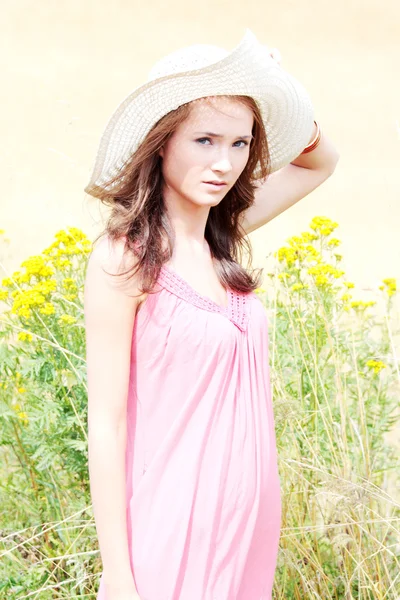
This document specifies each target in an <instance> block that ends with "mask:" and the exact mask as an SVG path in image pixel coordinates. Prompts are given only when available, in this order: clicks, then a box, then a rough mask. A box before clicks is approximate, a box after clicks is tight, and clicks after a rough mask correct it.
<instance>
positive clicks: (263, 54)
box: [85, 29, 314, 196]
mask: <svg viewBox="0 0 400 600" xmlns="http://www.w3.org/2000/svg"><path fill="white" fill-rule="evenodd" d="M219 95H245V96H251V97H252V98H253V99H254V100H255V102H256V103H257V105H258V107H259V110H260V113H261V116H262V118H263V121H264V126H265V130H266V134H267V141H268V147H269V153H270V159H271V164H270V171H271V173H272V172H274V171H277V170H278V169H280V168H282V167H284V166H285V165H287V164H289V163H290V162H291V161H292V160H294V159H295V158H296V157H297V156H298V155H299V154H300V153H301V152H302V150H303V149H304V148H305V146H307V144H308V143H309V141H310V138H311V135H312V132H313V126H314V109H313V106H312V102H311V99H310V97H309V95H308V93H307V91H306V90H305V88H304V86H303V85H302V84H301V83H300V82H299V81H297V79H296V78H295V77H293V76H292V75H291V74H289V73H288V72H287V71H285V70H284V69H283V68H282V67H281V66H280V65H279V64H278V63H277V61H276V60H275V59H274V58H273V57H272V56H271V55H270V50H269V48H268V47H267V46H266V45H264V44H261V43H260V42H259V41H258V40H257V38H256V36H255V35H254V33H253V32H252V31H251V30H250V29H246V32H245V34H244V36H243V38H242V40H241V42H240V43H239V45H238V46H236V48H234V49H233V50H232V51H231V52H228V51H227V50H225V49H224V48H220V47H218V46H213V45H209V44H194V45H192V46H187V47H184V48H180V49H178V50H175V51H174V52H172V53H170V54H168V55H167V56H164V57H163V58H162V59H161V60H159V61H158V62H157V63H156V64H155V65H154V66H153V68H152V69H151V70H150V73H149V75H148V79H147V82H146V83H145V84H143V85H141V86H139V87H137V88H136V89H134V90H133V91H132V92H131V93H130V94H129V95H128V96H127V97H126V98H125V99H124V100H123V101H122V102H121V103H120V104H119V105H118V106H117V108H116V110H115V111H114V113H113V114H112V116H111V118H110V119H109V121H108V123H107V126H106V128H105V130H104V132H103V134H102V136H101V139H100V144H99V148H98V151H97V154H96V158H95V163H94V167H93V170H92V175H91V178H90V181H89V183H88V185H87V186H86V187H85V192H87V193H89V194H91V195H93V196H96V192H97V193H98V192H100V191H104V190H107V192H111V191H112V190H110V188H109V186H107V183H108V182H109V181H110V179H111V178H113V177H115V176H116V175H117V174H118V172H119V171H120V169H121V168H122V166H123V165H124V164H125V163H126V161H127V160H129V158H130V157H131V156H132V155H133V154H134V152H135V151H136V150H137V149H138V147H139V146H140V144H141V143H142V142H143V141H144V139H145V138H146V135H147V134H148V133H149V131H150V130H151V129H152V127H153V126H154V125H155V123H157V121H158V120H159V119H161V117H163V116H164V115H166V114H167V113H169V112H170V111H172V110H175V109H176V108H178V107H179V106H181V105H182V104H185V103H187V102H191V101H192V100H197V99H198V98H203V97H206V96H219ZM257 171H258V169H257V167H256V169H255V176H256V173H257Z"/></svg>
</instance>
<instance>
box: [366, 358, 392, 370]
mask: <svg viewBox="0 0 400 600" xmlns="http://www.w3.org/2000/svg"><path fill="white" fill-rule="evenodd" d="M365 364H366V366H367V367H371V369H373V370H374V372H375V373H379V371H381V370H382V369H386V368H387V367H386V365H385V363H383V362H382V361H381V360H367V362H366V363H365Z"/></svg>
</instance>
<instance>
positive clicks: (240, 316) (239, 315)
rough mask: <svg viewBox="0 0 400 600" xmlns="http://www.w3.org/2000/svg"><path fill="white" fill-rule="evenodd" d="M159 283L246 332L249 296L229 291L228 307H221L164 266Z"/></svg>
mask: <svg viewBox="0 0 400 600" xmlns="http://www.w3.org/2000/svg"><path fill="white" fill-rule="evenodd" d="M158 282H159V283H160V284H161V286H162V287H164V288H165V289H167V290H168V291H170V292H172V293H173V294H175V295H176V296H178V297H179V298H182V299H183V300H186V301H187V302H189V303H190V304H192V305H193V306H197V307H198V308H202V309H204V310H208V311H210V312H215V313H219V314H222V315H225V316H226V317H228V319H230V320H231V321H232V322H233V323H234V324H235V325H236V326H237V327H238V328H239V329H240V330H241V331H246V329H247V324H248V321H249V295H248V294H241V293H238V292H236V291H233V290H231V289H228V290H227V300H228V305H227V306H221V305H220V304H218V303H217V302H214V300H211V298H208V297H207V296H203V295H202V294H200V293H199V292H197V291H196V290H195V289H194V288H192V286H191V285H189V283H188V282H187V281H186V280H185V279H183V278H182V277H181V276H180V275H178V273H177V272H176V271H174V270H173V269H170V268H169V267H167V266H166V265H163V266H162V267H161V270H160V274H159V277H158Z"/></svg>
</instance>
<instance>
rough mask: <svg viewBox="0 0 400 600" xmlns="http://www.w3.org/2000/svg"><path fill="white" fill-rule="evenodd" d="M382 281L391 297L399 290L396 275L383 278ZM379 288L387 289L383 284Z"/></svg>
mask: <svg viewBox="0 0 400 600" xmlns="http://www.w3.org/2000/svg"><path fill="white" fill-rule="evenodd" d="M382 281H383V283H384V284H385V286H386V292H387V295H388V296H389V297H390V296H393V294H395V293H396V291H397V286H396V279H395V278H394V277H387V278H386V279H382ZM379 289H381V290H382V289H385V288H384V287H383V286H380V288H379Z"/></svg>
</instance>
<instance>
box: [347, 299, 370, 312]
mask: <svg viewBox="0 0 400 600" xmlns="http://www.w3.org/2000/svg"><path fill="white" fill-rule="evenodd" d="M374 304H376V301H375V300H368V301H367V302H365V301H364V300H353V302H351V303H350V306H351V308H354V310H359V311H363V310H365V309H366V308H367V307H368V306H374Z"/></svg>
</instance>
